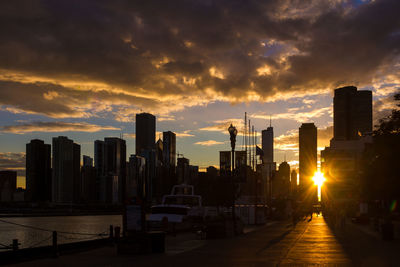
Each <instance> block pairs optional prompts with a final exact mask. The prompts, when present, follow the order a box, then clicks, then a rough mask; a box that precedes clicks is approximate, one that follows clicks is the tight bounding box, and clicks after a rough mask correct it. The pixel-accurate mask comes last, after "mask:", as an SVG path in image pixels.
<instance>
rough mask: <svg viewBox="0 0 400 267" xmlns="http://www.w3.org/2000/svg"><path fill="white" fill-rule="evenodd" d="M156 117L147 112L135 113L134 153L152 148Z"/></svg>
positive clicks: (138, 153)
mask: <svg viewBox="0 0 400 267" xmlns="http://www.w3.org/2000/svg"><path fill="white" fill-rule="evenodd" d="M155 139H156V117H155V116H154V115H152V114H149V113H140V114H136V155H140V154H141V153H142V151H144V150H151V149H154V144H155Z"/></svg>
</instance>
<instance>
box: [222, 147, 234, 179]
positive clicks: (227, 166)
mask: <svg viewBox="0 0 400 267" xmlns="http://www.w3.org/2000/svg"><path fill="white" fill-rule="evenodd" d="M231 157H232V152H231V151H220V152H219V170H220V173H221V175H226V174H228V173H229V172H230V171H231V169H232V158H231Z"/></svg>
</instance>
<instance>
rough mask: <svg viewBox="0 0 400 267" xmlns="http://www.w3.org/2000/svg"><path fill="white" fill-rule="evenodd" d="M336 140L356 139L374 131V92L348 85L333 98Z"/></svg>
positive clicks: (337, 91) (336, 91)
mask: <svg viewBox="0 0 400 267" xmlns="http://www.w3.org/2000/svg"><path fill="white" fill-rule="evenodd" d="M333 121H334V122H333V127H334V140H338V141H339V140H355V139H358V138H359V137H360V136H362V135H365V134H366V133H369V132H372V92H371V91H357V87H354V86H346V87H342V88H338V89H335V96H334V98H333Z"/></svg>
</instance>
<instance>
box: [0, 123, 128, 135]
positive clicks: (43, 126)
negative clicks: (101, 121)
mask: <svg viewBox="0 0 400 267" xmlns="http://www.w3.org/2000/svg"><path fill="white" fill-rule="evenodd" d="M104 130H120V128H116V127H113V126H102V125H95V124H89V123H85V122H40V121H38V122H30V123H22V124H19V125H9V126H1V127H0V131H1V132H4V133H15V134H24V133H30V132H98V131H104Z"/></svg>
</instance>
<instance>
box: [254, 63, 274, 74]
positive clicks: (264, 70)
mask: <svg viewBox="0 0 400 267" xmlns="http://www.w3.org/2000/svg"><path fill="white" fill-rule="evenodd" d="M257 73H258V76H268V75H271V74H272V70H271V68H270V67H269V66H268V65H264V66H262V67H259V68H258V69H257Z"/></svg>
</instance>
